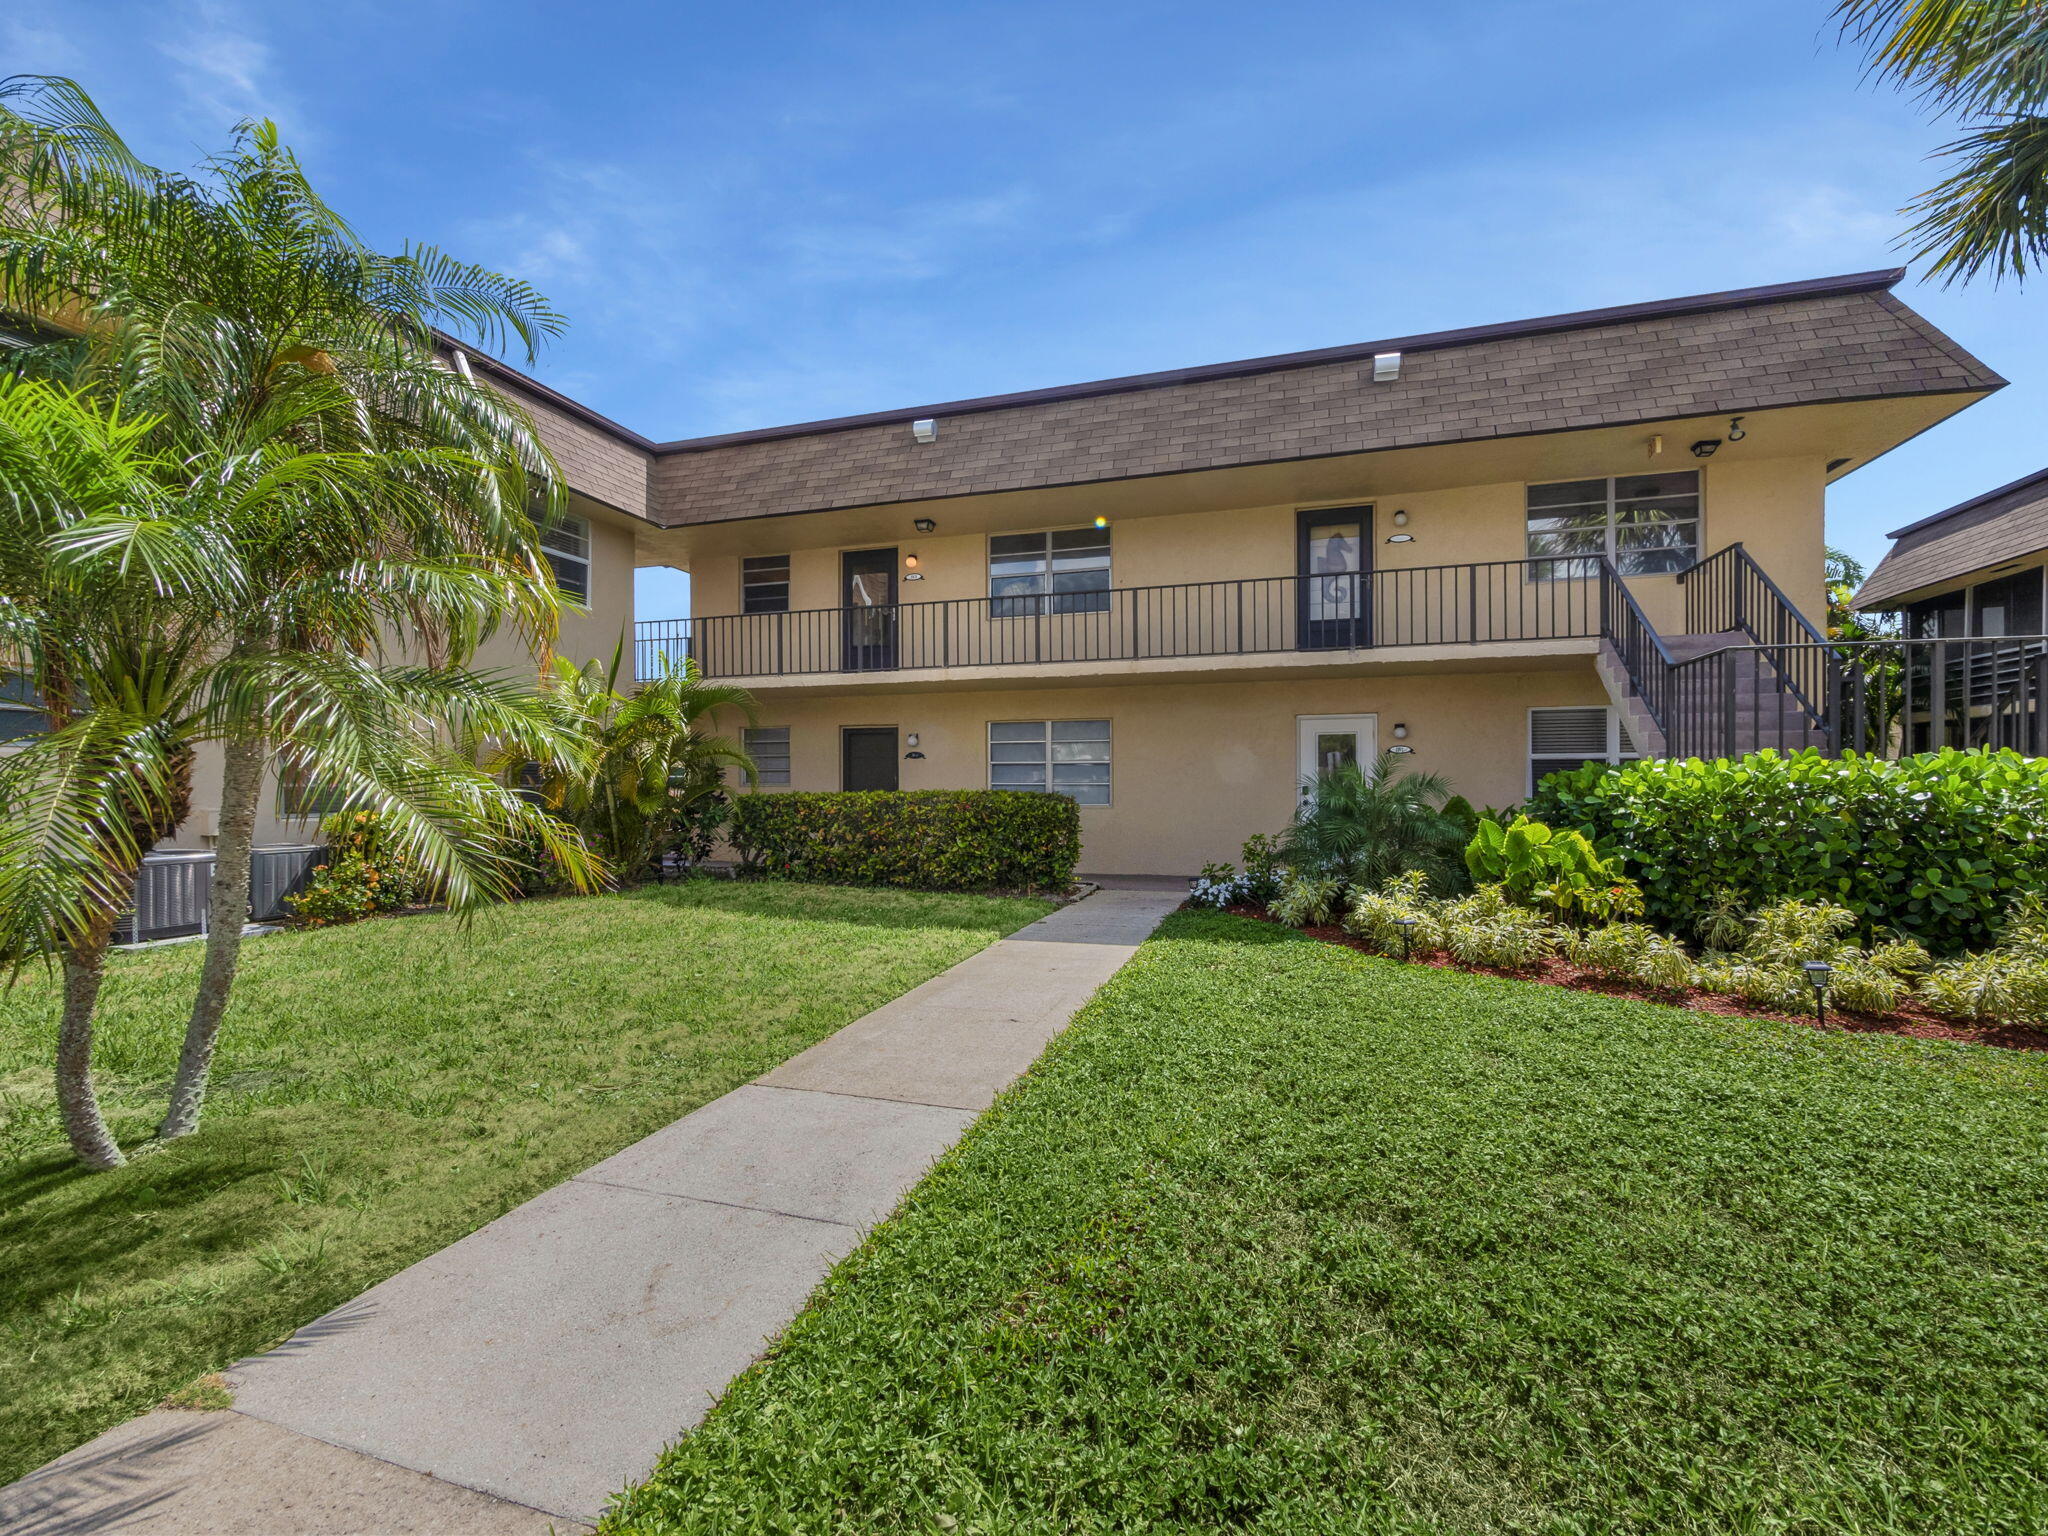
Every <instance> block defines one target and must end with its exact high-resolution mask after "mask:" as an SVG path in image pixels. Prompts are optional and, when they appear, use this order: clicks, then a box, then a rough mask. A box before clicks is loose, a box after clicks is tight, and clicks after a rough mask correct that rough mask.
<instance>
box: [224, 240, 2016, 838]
mask: <svg viewBox="0 0 2048 1536" xmlns="http://www.w3.org/2000/svg"><path fill="white" fill-rule="evenodd" d="M1902 276H1903V274H1902V273H1901V272H1897V271H1886V272H1874V273H1864V274H1860V275H1857V276H1851V277H1843V278H1830V279H1823V280H1818V281H1812V282H1803V283H1792V284H1784V285H1779V286H1774V287H1768V288H1754V289H1745V290H1740V291H1736V292H1729V293H1719V294H1708V295H1702V296H1697V297H1692V298H1685V299H1674V300H1666V301H1663V302H1659V303H1651V304H1640V305H1630V306H1625V307H1621V308H1616V309H1606V310H1596V311H1589V312H1586V313H1581V314H1573V315H1561V316H1554V317H1550V318H1546V319H1539V320H1530V321H1522V322H1516V323H1511V324H1504V325H1489V326H1480V327H1474V328H1470V329H1465V330H1458V331H1447V332H1440V333H1436V334H1431V335H1423V336H1409V337H1403V338H1398V339H1394V340H1388V341H1382V342H1373V343H1367V344H1362V345H1356V346H1343V347H1331V348H1326V349H1322V350H1318V351H1313V352H1300V353H1291V354H1286V355H1283V356H1277V357H1265V358H1256V359H1252V360H1249V361H1245V362H1236V363H1224V364H1216V365H1211V366H1206V367H1196V368H1187V369H1179V370H1174V371H1172V372H1167V373H1157V374H1144V375H1138V376H1134V377H1130V378H1120V379H1108V380H1102V381H1098V382H1094V383H1088V384H1079V385H1070V386H1064V387H1060V388H1053V389H1040V390H1032V391H1027V392H1024V393H1020V394H1011V395H1000V396H992V397H987V398H982V399H974V400H960V401H952V402H949V403H946V404H941V405H930V406H921V407H916V408H913V409H906V410H897V411H885V412H878V413H875V414H872V415H864V416H854V417H845V418H840V419H837V420H831V421H820V422H809V423H804V424H801V425H796V426H788V427H773V428H767V429H764V430H760V431H751V432H737V433H729V434H724V435H721V436H716V437H704V438H695V439H689V440H685V441H680V442H668V443H657V442H653V441H651V440H649V439H646V438H643V437H641V436H639V435H638V434H635V433H633V432H630V431H628V430H626V429H625V428H623V427H620V426H619V425H618V424H616V423H614V422H611V421H608V420H606V419H605V418H603V417H601V416H598V415H596V414H595V413H594V412H591V411H588V410H586V409H585V408H583V407H582V406H579V405H577V404H576V403H575V402H574V401H571V400H568V399H566V398H565V397H563V396H561V395H559V394H556V393H555V392H553V391H551V390H548V389H546V388H544V387H542V386H540V385H538V384H536V383H534V382H533V381H531V380H528V379H526V378H524V377H523V376H521V375H519V374H517V373H514V372H512V371H511V370H509V369H505V368H502V367H500V366H498V365H491V368H490V371H491V373H492V376H493V377H495V378H497V379H498V380H499V382H501V383H502V384H503V385H504V386H505V387H506V388H507V389H508V390H510V391H511V392H512V393H513V394H514V395H515V396H517V397H518V398H520V399H522V400H523V401H524V402H525V403H526V404H528V405H529V407H530V408H531V409H533V411H534V412H535V414H536V416H537V417H538V418H539V420H540V422H541V427H542V431H543V433H544V434H545V436H546V438H547V441H548V443H549V445H550V447H551V449H552V451H553V452H554V453H555V455H556V456H557V458H558V459H559V461H560V463H561V465H562V469H563V473H564V477H565V480H566V483H567V486H568V489H569V491H570V493H571V503H572V506H573V508H574V510H575V513H576V515H577V517H578V518H580V519H582V523H581V525H580V527H579V529H578V536H577V537H576V538H575V539H573V540H572V539H565V540H563V541H562V542H561V543H560V545H559V548H558V555H559V559H560V560H561V561H562V562H563V569H564V572H565V574H567V575H568V576H569V579H570V581H571V583H573V581H574V577H575V572H576V570H577V569H578V568H579V566H578V563H579V562H581V561H584V560H587V561H588V566H587V570H588V577H589V603H588V608H587V610H586V611H584V612H582V613H578V614H575V615H572V616H570V617H568V618H566V619H565V621H564V624H563V639H562V642H561V645H560V649H561V651H562V652H563V653H565V654H567V655H569V656H572V657H575V658H577V659H579V660H580V659H582V658H584V657H587V656H591V655H600V654H609V652H610V649H611V646H612V645H613V643H614V642H615V640H616V639H617V636H618V635H619V633H620V630H621V627H622V626H623V625H626V624H628V623H630V621H631V617H632V607H631V601H632V599H631V575H632V567H633V566H634V565H669V566H676V567H680V568H683V569H686V570H688V571H689V572H690V573H691V584H690V585H691V595H692V603H693V608H694V612H693V613H692V615H691V617H690V618H689V619H688V620H687V621H664V622H656V623H647V624H641V625H639V626H637V635H638V641H639V645H638V650H639V655H640V658H641V662H642V665H643V671H646V670H651V669H652V667H653V666H654V665H656V664H657V662H656V657H657V656H658V655H659V654H661V653H666V654H668V655H669V656H671V657H679V656H680V655H681V654H682V653H683V652H684V650H685V649H686V648H687V650H688V652H689V653H690V654H692V655H694V656H695V657H696V659H697V661H698V662H699V664H700V665H701V666H702V667H703V669H704V671H705V672H706V673H707V674H708V675H710V676H713V677H717V678H721V679H724V680H730V681H734V682H739V683H743V684H744V685H746V686H747V687H748V688H750V689H751V690H753V692H754V693H755V694H756V696H757V697H758V698H759V700H760V703H761V717H760V722H759V725H758V727H757V728H755V729H753V730H751V731H749V732H748V743H749V745H750V747H751V748H752V750H753V752H754V754H755V756H756V758H757V760H758V761H759V762H760V764H761V769H762V780H763V783H764V785H765V786H767V787H768V789H769V792H773V790H774V789H775V788H778V787H789V788H795V789H839V788H876V787H886V788H893V787H901V788H905V789H922V788H950V787H968V786H984V785H995V786H1007V787H1012V788H1018V789H1035V790H1050V791H1054V792H1059V793H1066V794H1071V795H1072V796H1074V798H1075V799H1076V800H1078V801H1079V802H1080V804H1081V820H1082V831H1083V838H1084V849H1083V857H1082V864H1083V868H1085V869H1088V870H1092V871H1098V872H1112V873H1169V874H1180V873H1189V872H1192V871H1193V870H1195V869H1196V868H1198V867H1199V866H1200V865H1201V864H1202V863H1204V862H1205V861H1208V860H1214V859H1225V858H1234V857H1235V855H1236V852H1237V849H1238V846H1239V844H1240V843H1241V842H1242V841H1243V840H1244V838H1245V837H1246V836H1247V835H1248V834H1250V833H1252V832H1257V831H1266V832H1271V831H1276V830H1278V829H1279V828H1280V827H1281V826H1282V825H1284V824H1285V822H1286V821H1287V819H1288V818H1289V816H1290V814H1291V813H1292V811H1293V809H1294V806H1295V803H1296V799H1297V795H1298V793H1299V790H1298V785H1299V783H1300V781H1301V779H1302V778H1303V777H1304V776H1305V775H1310V774H1312V773H1313V772H1314V771H1315V770H1316V769H1317V768H1319V767H1321V766H1324V765H1327V764H1329V763H1331V762H1335V761H1340V760H1343V759H1347V758H1354V757H1355V758H1357V759H1360V760H1364V759H1367V758H1369V757H1371V756H1372V754H1373V753H1374V752H1375V751H1376V750H1377V749H1380V748H1387V747H1392V748H1396V749H1406V751H1407V754H1408V755H1407V757H1406V761H1407V762H1408V763H1409V764H1411V765H1412V766H1414V767H1417V768H1426V769H1433V770H1436V771H1438V772H1441V773H1443V774H1444V775H1445V776H1446V777H1448V778H1449V779H1450V780H1451V781H1452V783H1453V785H1454V787H1455V788H1456V789H1457V791H1458V792H1460V793H1462V794H1464V795H1466V796H1467V797H1468V798H1470V799H1471V800H1472V801H1474V802H1475V803H1494V804H1501V803H1508V802H1513V801H1516V800H1519V799H1521V798H1522V797H1523V796H1524V795H1525V794H1526V793H1527V792H1528V789H1529V787H1530V784H1531V781H1532V778H1533V777H1534V776H1538V775H1540V774H1542V773H1544V772H1547V771H1549V770H1551V769H1553V768H1555V767H1559V766H1564V765H1567V764H1570V763H1574V762H1579V761H1584V760H1587V759H1589V758H1609V759H1613V758H1620V757H1626V756H1632V755H1641V754H1650V755H1655V754H1661V753H1664V752H1666V751H1684V752H1698V751H1736V750H1743V749H1745V748H1747V747H1750V746H1754V745H1756V744H1758V743H1759V742H1761V741H1767V740H1768V741H1771V742H1772V743H1773V744H1780V743H1787V741H1788V736H1789V738H1790V739H1791V742H1790V744H1804V743H1805V742H1806V741H1808V740H1812V741H1815V742H1818V743H1821V744H1833V743H1834V742H1835V741H1836V740H1838V739H1839V733H1838V732H1837V733H1836V734H1835V735H1832V736H1831V735H1830V731H1831V730H1833V727H1832V726H1831V724H1830V722H1829V720H1828V719H1827V718H1826V710H1825V707H1824V705H1821V704H1819V703H1817V702H1816V701H1815V699H1814V698H1813V690H1812V689H1802V687H1801V684H1800V682H1799V680H1798V679H1797V678H1796V677H1792V676H1790V675H1789V674H1786V675H1781V670H1780V669H1781V668H1782V666H1783V665H1784V662H1783V657H1782V656H1780V657H1778V658H1777V659H1774V660H1770V661H1766V660H1761V659H1756V658H1755V657H1754V656H1753V655H1751V656H1749V657H1748V658H1747V659H1745V660H1744V661H1743V664H1742V666H1741V667H1740V668H1737V667H1734V666H1730V665H1722V664H1719V663H1715V664H1716V665H1717V666H1718V670H1716V671H1712V672H1711V674H1710V673H1709V671H1708V670H1707V664H1708V663H1709V662H1714V661H1715V658H1712V657H1708V658H1704V659H1703V660H1702V661H1698V662H1695V661H1691V660H1689V658H1690V657H1693V656H1697V655H1698V654H1699V653H1701V652H1705V651H1715V650H1717V649H1718V648H1722V647H1727V646H1729V645H1731V644H1732V645H1745V644H1748V643H1750V642H1753V641H1754V642H1764V641H1780V640H1792V641H1796V642H1799V643H1800V644H1807V643H1810V642H1811V643H1817V642H1818V641H1819V639H1820V636H1819V635H1818V632H1817V631H1815V630H1814V628H1813V626H1812V622H1811V618H1812V617H1814V616H1819V615H1821V614H1822V613H1823V611H1824V558H1825V541H1824V538H1823V531H1822V523H1823V508H1824V501H1825V496H1826V489H1827V486H1828V484H1829V483H1830V482H1831V481H1832V480H1834V479H1836V478H1838V477H1839V476H1841V475H1842V474H1844V473H1847V472H1849V471H1852V470H1854V469H1856V468H1859V467H1861V466H1862V465H1864V464H1867V463H1869V462H1870V461H1871V460H1873V459H1875V458H1877V457H1878V456H1879V455H1881V454H1883V453H1884V452H1886V451H1887V450H1889V449H1891V448H1893V447H1895V446H1897V445H1898V444H1899V443H1902V442H1904V441H1906V440H1907V439H1909V438H1911V437H1913V436H1915V435H1917V434H1918V433H1920V432H1923V431H1925V430H1926V429H1927V428H1929V427H1931V426H1933V425H1935V424H1936V423H1938V422H1940V421H1942V420H1943V419H1945V418H1946V417H1948V416H1950V415H1953V414H1954V413H1955V412H1957V411H1959V410H1961V409H1963V408H1964V407H1966V406H1968V405H1969V404H1971V403H1972V402H1973V401H1975V400H1977V399H1979V398H1981V397H1983V396H1984V395H1985V394H1987V393H1989V392H1990V391H1992V390H1995V389H1997V388H1999V387H2000V386H2001V385H2002V384H2003V382H2004V381H2003V380H2001V379H2000V378H1999V377H1998V376H1997V375H1995V374H1993V373H1992V372H1990V370H1988V369H1987V368H1985V367H1984V366H1983V365H1982V364H1981V363H1979V362H1978V361H1977V360H1976V359H1975V358H1973V357H1971V356H1970V355H1969V354H1968V353H1966V352H1964V351H1963V350H1962V349H1961V348H1960V347H1958V346H1957V345H1956V344H1955V343H1954V342H1952V341H1950V340H1949V339H1948V338H1947V337H1945V336H1943V335H1942V334H1941V333H1940V332H1938V331H1937V330H1935V329H1934V328H1933V327H1932V326H1931V325H1929V324H1928V323H1927V322H1926V321H1925V320H1923V319H1922V318H1921V317H1920V316H1918V315H1916V314H1915V313H1914V312H1913V311H1912V310H1910V309H1909V308H1907V307H1906V306H1905V305H1904V304H1903V303H1901V302H1900V301H1899V300H1898V299H1896V298H1894V297H1893V296H1892V294H1891V292H1890V289H1891V288H1892V286H1893V285H1894V284H1895V283H1896V282H1897V281H1898V280H1899V279H1900V277H1902ZM586 540H587V544H586V543H585V541H586ZM1738 545H1739V546H1741V548H1740V549H1736V548H1734V546H1738ZM492 659H493V660H495V661H496V662H497V663H498V664H499V665H504V666H512V665H521V666H526V667H530V666H531V665H532V662H531V660H530V658H525V657H522V656H516V655H513V654H510V653H509V651H508V653H507V654H506V655H504V656H500V657H494V658H492ZM1710 675H1711V677H1713V678H1717V679H1719V682H1718V684H1717V685H1716V686H1717V688H1718V690H1719V691H1717V692H1713V694H1712V697H1711V699H1709V697H1708V690H1706V689H1705V688H1703V687H1702V686H1698V685H1699V684H1701V683H1703V682H1704V681H1705V680H1706V679H1707V678H1708V677H1709V676H1710ZM1710 705H1711V707H1710ZM281 800H282V802H283V803H282V804H281V806H280V807H279V809H280V812H288V811H292V810H295V809H306V807H303V806H298V805H296V804H294V803H293V801H292V797H291V795H290V792H289V787H287V788H286V789H285V790H284V791H282V792H281ZM199 803H201V804H202V805H203V804H204V803H205V786H204V785H202V786H201V798H200V802H199ZM195 823H196V824H195V826H194V827H193V828H192V829H191V838H190V840H191V841H194V842H198V841H203V840H204V838H205V836H206V834H207V833H208V832H209V831H210V827H209V826H208V825H207V824H206V823H205V822H204V820H203V819H200V818H195ZM307 830H309V828H308V827H307V824H306V823H305V822H304V821H293V820H291V819H290V818H288V817H283V816H281V817H280V818H279V819H274V820H273V821H272V822H271V823H270V824H268V825H266V826H265V827H264V828H262V829H261V836H262V838H263V840H265V841H280V842H283V841H291V840H293V839H294V838H296V837H299V836H303V835H304V834H305V832H306V831H307Z"/></svg>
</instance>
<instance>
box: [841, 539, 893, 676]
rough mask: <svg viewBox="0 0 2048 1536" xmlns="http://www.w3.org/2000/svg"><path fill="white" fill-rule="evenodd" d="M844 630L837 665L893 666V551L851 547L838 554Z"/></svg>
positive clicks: (879, 668) (859, 669)
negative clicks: (840, 654) (840, 653)
mask: <svg viewBox="0 0 2048 1536" xmlns="http://www.w3.org/2000/svg"><path fill="white" fill-rule="evenodd" d="M839 570H840V587H841V598H840V602H841V605H842V606H843V607H844V609H845V631H844V643H843V645H842V647H841V649H842V651H843V655H842V658H841V660H840V666H842V667H843V668H845V670H847V671H848V672H887V671H889V670H890V669H891V668H893V667H894V666H895V665H896V551H895V550H893V549H853V550H848V551H847V552H846V553H845V554H843V555H841V556H840V557H839Z"/></svg>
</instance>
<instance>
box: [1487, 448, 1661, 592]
mask: <svg viewBox="0 0 2048 1536" xmlns="http://www.w3.org/2000/svg"><path fill="white" fill-rule="evenodd" d="M1528 514H1529V558H1530V559H1531V560H1533V561H1536V562H1538V563H1537V564H1535V565H1533V566H1531V567H1530V575H1531V576H1533V577H1534V578H1535V579H1536V580H1538V581H1559V580H1565V579H1571V578H1583V577H1587V576H1595V575H1598V574H1599V570H1600V563H1599V557H1600V556H1602V555H1605V556H1606V557H1607V558H1608V559H1610V560H1612V561H1613V562H1614V566H1615V569H1616V570H1618V571H1620V572H1621V574H1622V575H1624V576H1664V575H1669V574H1670V573H1672V572H1674V571H1682V570H1684V569H1685V568H1686V567H1687V566H1689V565H1691V564H1693V562H1695V561H1696V560H1698V559H1699V554H1700V476H1699V471H1698V470H1696V469H1680V470H1673V471H1671V472H1670V473H1668V474H1662V475H1616V476H1614V477H1613V478H1611V479H1607V480H1563V481H1559V482H1557V483H1555V484H1552V485H1532V486H1530V487H1529V502H1528Z"/></svg>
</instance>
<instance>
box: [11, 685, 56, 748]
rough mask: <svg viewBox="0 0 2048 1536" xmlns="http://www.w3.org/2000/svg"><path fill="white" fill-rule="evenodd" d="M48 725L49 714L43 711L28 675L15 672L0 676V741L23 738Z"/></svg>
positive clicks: (40, 730) (40, 732) (21, 739)
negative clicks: (26, 676) (23, 675)
mask: <svg viewBox="0 0 2048 1536" xmlns="http://www.w3.org/2000/svg"><path fill="white" fill-rule="evenodd" d="M49 728H50V717H49V716H48V715H46V714H44V713H43V711H42V705H41V702H40V701H39V700H38V699H37V698H36V691H35V689H34V688H32V687H30V686H29V681H28V679H27V678H25V677H22V676H19V675H18V674H17V675H14V676H9V677H0V742H7V741H25V740H26V739H27V738H29V737H31V736H40V735H42V734H43V733H44V732H45V731H47V730H49Z"/></svg>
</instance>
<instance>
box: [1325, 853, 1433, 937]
mask: <svg viewBox="0 0 2048 1536" xmlns="http://www.w3.org/2000/svg"><path fill="white" fill-rule="evenodd" d="M1428 884H1429V878H1428V876H1426V875H1424V874H1423V873H1422V871H1421V870H1419V869H1411V870H1409V871H1408V872H1407V873H1405V874H1400V875H1395V876H1394V877H1393V878H1392V879H1389V880H1385V881H1382V882H1381V884H1380V888H1379V889H1378V890H1376V891H1364V892H1360V893H1359V894H1357V895H1355V896H1354V897H1352V899H1351V905H1350V907H1349V909H1348V910H1347V911H1346V912H1345V914H1344V931H1345V932H1346V933H1348V934H1351V935H1352V936H1353V937H1354V938H1357V939H1360V940H1362V941H1363V942H1364V943H1365V945H1366V946H1367V947H1368V948H1370V949H1373V950H1376V951H1377V952H1379V953H1380V954H1383V955H1399V956H1401V957H1402V958H1404V959H1406V958H1412V957H1413V956H1415V955H1417V954H1425V953H1427V952H1429V951H1431V950H1436V949H1441V948H1443V942H1444V941H1443V929H1442V925H1441V924H1439V923H1438V922H1437V920H1436V915H1435V911H1434V909H1433V906H1432V904H1431V903H1430V901H1429V900H1428V897H1427V894H1426V893H1427V890H1428Z"/></svg>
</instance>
